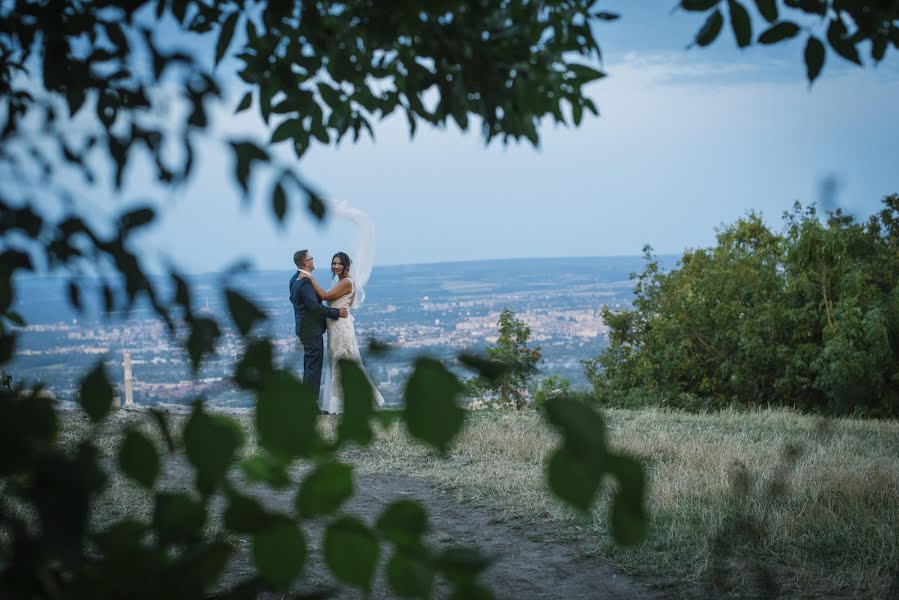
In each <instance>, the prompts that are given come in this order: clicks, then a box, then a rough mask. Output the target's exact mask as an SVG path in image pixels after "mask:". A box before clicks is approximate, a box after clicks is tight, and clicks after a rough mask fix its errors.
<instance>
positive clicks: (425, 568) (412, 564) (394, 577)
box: [387, 550, 434, 598]
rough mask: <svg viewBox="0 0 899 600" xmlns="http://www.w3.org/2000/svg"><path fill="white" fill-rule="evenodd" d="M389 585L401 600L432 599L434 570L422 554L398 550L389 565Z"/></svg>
mask: <svg viewBox="0 0 899 600" xmlns="http://www.w3.org/2000/svg"><path fill="white" fill-rule="evenodd" d="M387 583H388V584H389V585H390V589H391V590H393V592H394V593H395V594H396V595H397V596H398V597H400V598H430V597H431V589H432V587H433V585H434V569H433V567H432V566H431V565H430V563H429V562H428V561H427V560H426V559H424V557H422V555H421V554H420V553H417V552H408V551H405V550H397V551H396V552H394V553H393V556H391V557H390V561H388V563H387Z"/></svg>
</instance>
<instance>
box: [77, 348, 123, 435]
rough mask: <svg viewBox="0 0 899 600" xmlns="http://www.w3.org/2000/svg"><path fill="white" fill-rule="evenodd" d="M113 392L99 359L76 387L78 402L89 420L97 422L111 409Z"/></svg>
mask: <svg viewBox="0 0 899 600" xmlns="http://www.w3.org/2000/svg"><path fill="white" fill-rule="evenodd" d="M114 394H115V391H114V390H113V388H112V384H111V383H109V378H108V377H107V376H106V368H105V367H104V365H103V362H102V361H101V362H98V363H97V364H96V365H95V366H94V368H93V369H91V371H90V373H88V374H87V375H86V376H85V377H84V379H82V380H81V385H80V387H79V388H78V403H79V404H80V405H81V408H83V409H84V411H85V412H86V413H87V416H88V417H90V419H91V421H93V422H94V423H99V422H100V421H102V420H103V419H105V418H106V416H107V415H108V414H109V411H110V410H112V400H113V396H114Z"/></svg>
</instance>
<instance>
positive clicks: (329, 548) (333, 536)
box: [324, 517, 379, 591]
mask: <svg viewBox="0 0 899 600" xmlns="http://www.w3.org/2000/svg"><path fill="white" fill-rule="evenodd" d="M324 554H325V563H326V564H327V565H328V568H329V569H330V570H331V572H332V573H333V574H334V576H335V577H336V578H337V579H339V580H340V581H342V582H344V583H347V584H349V585H352V586H355V587H358V588H361V589H362V590H365V591H369V590H371V582H372V578H373V577H374V575H375V567H377V565H378V554H379V546H378V541H377V539H376V538H375V536H374V535H373V534H372V532H371V531H370V530H369V529H368V527H366V526H365V523H363V522H362V521H360V520H358V519H356V518H354V517H341V518H339V519H337V520H336V521H333V522H332V523H331V524H330V525H328V528H327V529H326V530H325V539H324Z"/></svg>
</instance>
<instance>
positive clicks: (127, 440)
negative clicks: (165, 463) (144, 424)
mask: <svg viewBox="0 0 899 600" xmlns="http://www.w3.org/2000/svg"><path fill="white" fill-rule="evenodd" d="M119 467H120V468H121V469H122V472H123V473H124V474H125V475H127V476H128V477H130V478H131V479H134V480H135V481H137V482H138V483H140V484H141V485H143V486H144V487H146V488H150V489H152V488H153V484H154V483H155V482H156V478H157V477H159V470H160V460H159V454H158V453H157V452H156V446H154V445H153V442H151V441H150V439H149V438H147V436H145V435H144V434H143V433H141V432H140V431H137V430H136V429H133V428H129V429H128V430H127V431H126V432H125V437H124V439H123V440H122V445H121V447H120V448H119Z"/></svg>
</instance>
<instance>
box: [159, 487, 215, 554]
mask: <svg viewBox="0 0 899 600" xmlns="http://www.w3.org/2000/svg"><path fill="white" fill-rule="evenodd" d="M205 524H206V509H205V508H204V507H203V505H202V504H200V503H199V502H198V501H196V500H194V499H193V498H191V497H190V496H189V495H188V494H186V493H183V492H159V493H158V494H156V505H155V507H154V509H153V530H154V531H156V535H157V536H158V537H159V542H160V543H161V544H164V545H166V544H183V543H189V542H192V541H195V540H197V539H199V537H200V534H201V531H202V529H203V525H205Z"/></svg>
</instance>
